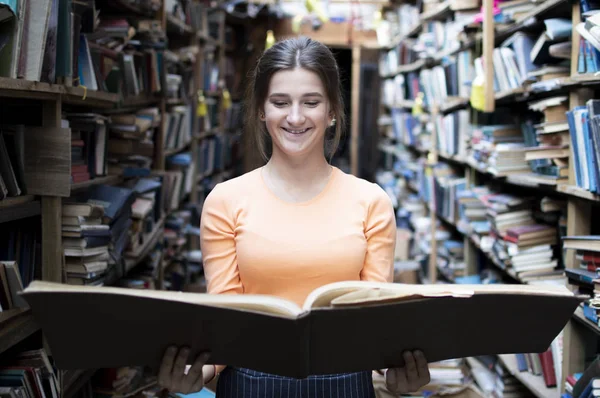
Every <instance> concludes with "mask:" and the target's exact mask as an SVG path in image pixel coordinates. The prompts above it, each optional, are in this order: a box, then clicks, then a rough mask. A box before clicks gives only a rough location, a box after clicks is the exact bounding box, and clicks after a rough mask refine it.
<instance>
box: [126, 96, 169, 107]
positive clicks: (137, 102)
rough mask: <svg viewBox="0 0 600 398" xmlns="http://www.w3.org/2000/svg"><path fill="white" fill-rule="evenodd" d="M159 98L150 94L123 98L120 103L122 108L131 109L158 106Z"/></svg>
mask: <svg viewBox="0 0 600 398" xmlns="http://www.w3.org/2000/svg"><path fill="white" fill-rule="evenodd" d="M160 100H161V97H159V96H156V95H151V94H142V95H138V96H135V97H125V98H124V99H123V101H122V102H121V104H120V105H121V107H122V108H133V107H139V106H150V105H155V104H158V103H159V102H160Z"/></svg>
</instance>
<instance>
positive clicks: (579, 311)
mask: <svg viewBox="0 0 600 398" xmlns="http://www.w3.org/2000/svg"><path fill="white" fill-rule="evenodd" d="M573 319H575V320H576V321H578V322H579V323H581V324H582V325H584V326H587V328H588V329H590V330H591V331H592V332H594V333H596V334H597V335H598V336H600V327H598V325H597V324H595V323H594V322H592V321H590V320H589V319H587V318H586V317H585V315H584V314H583V308H582V307H581V306H579V307H577V308H576V309H575V312H574V313H573Z"/></svg>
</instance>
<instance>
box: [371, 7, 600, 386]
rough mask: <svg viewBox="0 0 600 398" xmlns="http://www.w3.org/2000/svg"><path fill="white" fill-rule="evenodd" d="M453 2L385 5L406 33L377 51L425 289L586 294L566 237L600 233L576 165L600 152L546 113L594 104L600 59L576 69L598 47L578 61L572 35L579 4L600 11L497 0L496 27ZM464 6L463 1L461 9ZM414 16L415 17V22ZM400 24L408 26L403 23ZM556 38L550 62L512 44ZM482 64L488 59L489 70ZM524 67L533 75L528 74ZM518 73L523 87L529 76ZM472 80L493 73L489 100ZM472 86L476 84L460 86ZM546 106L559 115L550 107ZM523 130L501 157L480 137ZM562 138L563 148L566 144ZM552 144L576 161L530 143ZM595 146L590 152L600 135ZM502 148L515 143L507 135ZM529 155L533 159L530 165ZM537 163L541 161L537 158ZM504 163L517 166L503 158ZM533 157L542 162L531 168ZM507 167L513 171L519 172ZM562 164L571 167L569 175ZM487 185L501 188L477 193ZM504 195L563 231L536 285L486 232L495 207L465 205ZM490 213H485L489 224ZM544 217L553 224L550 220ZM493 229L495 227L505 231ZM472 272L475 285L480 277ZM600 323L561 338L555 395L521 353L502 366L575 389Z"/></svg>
mask: <svg viewBox="0 0 600 398" xmlns="http://www.w3.org/2000/svg"><path fill="white" fill-rule="evenodd" d="M452 3H453V2H450V3H448V2H439V3H435V2H433V3H432V4H426V5H425V6H423V7H424V8H418V6H415V5H414V4H411V3H404V2H400V3H396V4H394V5H392V6H390V7H389V8H387V9H386V10H385V12H387V15H386V14H385V13H384V15H386V16H385V17H384V18H388V20H389V21H391V23H392V25H393V26H395V25H394V23H395V24H396V25H398V27H397V34H395V35H394V37H395V39H394V40H392V43H391V44H390V45H385V46H382V47H381V48H380V77H381V84H382V93H383V95H382V106H381V108H380V123H379V131H380V141H382V143H381V144H380V148H381V149H382V150H383V152H382V157H383V159H382V162H381V175H380V183H381V184H382V185H384V187H387V188H388V191H389V192H393V194H395V195H397V197H396V198H395V199H396V200H397V201H398V203H399V205H398V210H399V211H398V214H399V220H400V221H402V222H403V223H404V222H408V225H411V226H412V227H411V228H412V231H413V234H414V238H413V245H414V248H413V252H412V254H413V255H415V254H416V256H417V259H420V260H419V261H421V270H422V271H421V272H422V273H423V281H426V282H427V283H474V282H472V281H474V280H479V282H478V283H495V282H504V283H559V284H565V285H566V286H568V287H569V288H571V289H574V290H576V289H578V287H577V286H576V285H574V284H573V281H572V279H571V277H569V275H570V274H569V273H568V272H567V271H564V270H575V271H577V270H578V269H581V267H582V266H583V265H581V264H580V263H581V261H582V260H581V259H578V258H576V254H577V250H573V249H568V250H567V249H562V242H561V239H562V238H563V237H565V236H586V235H595V234H596V235H597V234H598V230H597V228H596V226H595V225H594V223H593V222H592V220H593V219H595V217H597V214H598V213H597V212H598V199H600V197H599V196H598V192H596V191H595V190H594V189H593V188H591V187H590V186H589V182H588V186H586V185H585V182H583V183H582V181H586V178H587V179H588V180H593V174H591V175H592V177H585V175H584V174H583V173H585V172H582V171H581V167H583V166H582V165H581V161H578V160H577V159H584V160H583V162H585V159H588V157H586V156H589V159H593V158H594V155H593V152H591V153H592V155H587V153H588V152H587V150H586V153H584V152H582V151H581V149H580V150H579V152H578V148H577V146H576V144H577V139H578V138H576V137H579V134H583V133H580V132H579V130H577V131H574V130H573V129H574V128H575V127H576V128H579V126H578V125H569V126H565V127H557V130H555V131H552V130H550V128H552V127H553V126H552V123H553V122H546V118H550V113H549V112H550V111H552V110H553V109H555V110H556V109H560V110H561V111H559V112H562V113H561V114H562V115H563V116H562V117H563V118H565V120H564V122H565V123H566V121H567V119H566V118H568V117H570V116H569V113H570V111H572V110H573V109H574V108H575V107H577V106H584V107H585V106H588V107H589V106H590V105H588V104H589V102H588V101H589V100H590V99H593V98H596V95H597V91H596V90H597V89H598V86H597V83H598V77H597V76H596V72H597V68H596V66H595V64H591V65H590V64H586V65H584V66H583V70H582V66H581V63H580V62H579V63H578V61H579V60H580V59H588V62H590V61H589V59H591V60H592V61H591V62H592V63H593V62H595V60H596V59H598V58H596V57H597V56H598V53H597V49H596V51H595V52H594V50H593V47H592V50H590V51H589V53H588V54H589V55H588V57H590V58H582V57H583V56H582V53H580V46H578V45H575V43H577V44H580V43H584V42H581V41H580V39H581V36H580V34H579V32H578V30H577V29H576V26H577V24H578V23H580V22H582V18H581V15H582V14H581V9H580V5H581V4H585V6H586V7H595V6H590V4H588V3H587V2H575V3H570V2H566V1H562V0H548V1H544V2H541V3H535V4H534V3H530V4H529V5H527V6H526V7H525V8H523V9H521V10H518V11H514V12H513V11H511V10H510V7H511V6H510V2H504V3H503V2H500V3H499V8H500V13H501V14H500V16H496V22H494V18H493V17H494V16H493V15H492V7H491V5H492V2H491V1H487V0H483V1H482V2H480V3H478V4H475V5H473V4H472V5H471V7H472V8H471V9H468V7H467V8H463V9H461V11H460V12H459V11H456V10H453V6H452ZM454 3H455V4H460V2H458V1H455V2H454ZM462 4H465V3H462ZM465 7H466V6H465ZM504 7H506V8H504ZM407 15H410V16H412V17H411V18H406V16H407ZM402 16H404V18H403V17H402ZM475 16H477V17H479V18H480V22H474V17H475ZM499 17H501V18H505V19H504V20H502V19H498V18H499ZM435 19H439V21H438V24H437V25H436V26H432V20H435ZM558 19H560V21H558ZM398 21H402V22H401V23H400V24H398ZM564 21H566V22H564ZM559 22H564V23H566V24H567V25H569V26H568V28H566V27H564V26H563V28H564V29H565V31H564V32H563V31H561V32H559V31H558V30H557V29H558V28H557V25H553V24H554V23H559ZM401 25H404V26H408V27H409V29H406V28H404V27H403V26H401ZM434 25H435V24H434ZM457 25H458V26H457ZM546 31H551V32H552V34H554V35H562V36H560V37H562V39H555V40H554V41H552V42H551V43H549V44H548V45H546V46H550V45H552V44H560V43H568V42H570V43H571V46H570V49H569V47H567V49H568V50H565V49H562V51H563V52H562V55H560V54H559V53H558V52H553V53H552V55H548V54H549V51H550V50H548V49H547V50H545V51H546V53H548V54H546V55H543V51H541V52H540V53H542V55H540V53H538V54H537V55H535V57H538V58H534V53H531V54H530V52H529V51H527V52H525V50H519V49H518V48H517V47H515V46H513V44H514V40H520V39H519V38H520V37H522V36H525V37H528V38H530V39H528V40H531V43H532V44H535V42H536V40H538V38H539V37H540V36H541V35H542V33H544V32H546ZM565 32H566V33H565ZM511 40H513V41H512V42H511ZM540 40H541V39H540ZM528 48H531V47H528ZM506 49H510V54H511V55H510V57H514V68H512V69H511V62H512V61H510V58H503V57H504V56H502V55H500V54H501V53H502V52H507V50H506ZM555 51H558V48H556V49H555ZM499 56H500V58H498V57H499ZM544 56H546V57H547V58H543V57H544ZM525 57H526V58H530V57H531V59H532V61H533V60H536V59H537V61H536V62H531V64H530V65H524V64H519V62H522V60H524V59H526V58H525ZM591 57H593V58H591ZM541 59H544V61H540V60H541ZM476 62H480V64H479V67H480V68H481V71H479V72H478V71H477V70H476V67H477V65H476ZM499 62H500V63H499ZM507 65H508V66H507ZM525 66H527V69H526V70H525V69H524V67H525ZM552 68H556V69H555V70H553V69H552ZM590 68H591V71H590ZM594 68H596V69H594ZM558 69H560V70H558ZM586 69H587V70H586ZM482 71H485V72H484V73H485V74H484V73H482ZM523 72H526V74H527V78H525V74H524V73H523ZM521 75H523V78H522V79H521V78H519V76H521ZM476 76H479V77H480V78H483V79H482V81H479V84H481V85H480V86H479V87H481V88H480V90H481V91H480V92H481V93H482V94H481V96H480V104H477V102H473V101H471V99H472V98H474V97H472V95H475V96H476V95H477V94H476V93H474V92H472V91H471V90H472V87H471V86H470V84H471V83H473V81H474V79H475V78H476ZM436 79H437V80H436ZM432 81H433V82H432ZM465 82H467V83H465ZM511 82H512V83H511ZM465 86H467V87H468V88H467V89H464V87H465ZM461 88H462V89H463V91H461ZM561 97H565V99H562V100H560V101H559V103H560V104H562V105H556V104H553V105H548V103H550V102H552V101H558V99H559V98H561ZM475 98H476V97H475ZM544 101H547V104H546V105H545V108H543V110H541V111H540V110H536V109H533V107H535V106H536V104H540V103H543V102H544ZM553 106H560V108H552V107H553ZM548 109H550V111H548V112H547V110H548ZM589 109H591V108H589ZM536 112H540V113H543V115H544V117H542V118H540V117H539V113H536ZM532 115H533V116H532ZM513 123H514V124H515V125H516V130H521V132H520V133H518V134H517V136H520V137H521V138H520V139H518V138H515V140H514V142H518V141H519V140H523V137H525V140H528V139H529V138H528V136H527V135H526V134H528V133H527V131H531V130H534V133H533V137H534V141H527V144H526V145H521V147H525V148H526V149H524V150H523V149H515V150H513V151H512V154H511V153H510V152H511V151H507V153H505V154H499V153H498V152H494V151H496V150H497V148H501V147H502V145H497V144H494V141H493V140H492V141H491V142H492V144H490V145H491V146H489V147H483V146H481V145H480V144H479V143H480V142H481V141H479V140H480V139H481V140H483V141H485V140H486V137H487V136H486V135H485V134H494V133H493V132H492V131H493V130H489V129H488V130H486V131H487V133H483V135H482V136H479V135H477V134H480V133H481V132H482V131H484V130H485V129H484V128H483V127H481V126H498V125H512V124H513ZM527 123H529V124H527ZM556 123H558V122H556ZM531 126H533V127H531ZM546 128H548V130H546ZM586 128H587V127H586ZM589 128H590V129H592V127H589ZM527 129H531V130H527ZM582 129H583V128H582ZM506 134H512V133H508V132H507V133H506ZM560 134H563V135H564V137H565V138H562V139H563V140H566V141H560V140H558V138H556V137H558V136H559V135H560ZM586 134H587V133H586ZM590 134H593V133H590ZM590 136H591V135H590ZM529 137H530V136H529ZM548 137H554V138H552V139H556V141H555V142H559V143H560V142H562V144H552V145H553V146H556V145H563V146H562V148H563V149H564V148H568V151H567V153H568V156H567V157H565V156H562V157H561V156H558V158H553V157H548V158H543V156H544V155H543V154H542V155H540V156H539V157H537V158H536V157H534V156H537V155H535V152H533V150H532V147H536V146H547V147H550V146H551V145H550V144H548V142H549V141H547V140H548ZM584 137H585V136H584ZM590 140H591V141H590V142H591V143H592V144H593V143H594V140H595V138H590ZM487 142H488V141H486V143H487ZM498 142H500V141H498ZM506 142H513V141H511V140H508V139H507V140H506ZM580 145H581V144H580ZM514 148H517V147H516V146H515V147H514ZM579 148H581V146H580V147H579ZM538 149H542V148H538ZM543 149H544V150H545V148H543ZM518 151H523V152H518ZM492 153H493V156H492ZM520 153H523V154H524V156H523V158H521V157H520V156H521V155H519V154H520ZM511 156H512V157H511ZM527 156H531V158H529V160H527V159H528V158H527ZM547 156H550V155H547ZM503 158H504V159H511V160H504V161H503V160H501V159H503ZM542 158H543V159H542ZM489 159H494V160H493V161H489ZM498 159H500V160H498ZM519 159H521V160H519ZM531 159H541V161H538V162H539V163H535V162H536V161H533V160H531ZM503 162H504V163H503ZM509 162H510V163H509ZM578 163H579V164H578ZM543 164H549V165H553V167H554V172H555V173H559V172H560V173H561V174H560V175H558V174H557V175H551V174H550V172H549V171H547V170H548V169H543V167H542V165H543ZM520 165H521V166H520ZM509 166H513V170H511V169H510V167H509ZM519 167H520V168H519ZM561 168H562V169H564V170H562V171H561ZM543 170H546V171H543ZM563 172H564V173H563ZM543 173H547V174H543ZM590 173H593V171H592V172H590ZM392 176H395V177H392ZM482 186H485V187H488V188H490V189H491V191H487V192H484V193H478V191H477V190H478V189H479V188H481V187H482ZM464 193H468V194H473V193H474V196H472V197H470V196H467V195H462V194H464ZM494 194H496V195H497V194H502V195H509V196H510V197H511V198H519V200H525V199H524V198H533V202H531V203H532V208H533V210H531V211H532V214H534V216H535V217H536V219H535V222H536V223H542V224H544V223H549V225H555V227H556V231H557V236H556V241H555V242H554V243H553V244H552V247H553V249H552V250H553V254H552V256H553V257H552V258H553V259H558V261H557V264H556V266H555V267H554V270H553V271H540V273H539V274H538V276H537V277H533V276H531V274H528V273H527V272H524V271H523V270H522V269H520V268H518V267H517V266H516V265H515V264H516V263H513V264H511V255H508V257H506V258H502V257H501V254H502V253H501V252H502V250H501V248H502V247H504V246H506V245H505V244H501V243H498V241H499V240H504V235H500V238H498V235H497V233H496V235H491V236H490V233H489V231H490V230H489V228H490V226H489V224H488V225H486V223H489V222H495V221H496V219H495V218H494V217H495V216H490V213H489V212H490V210H489V209H491V207H490V203H491V202H485V204H484V206H483V207H482V208H483V210H477V209H478V208H479V207H477V206H474V207H472V206H470V205H469V204H468V201H470V200H473V199H472V198H476V200H475V201H476V202H477V203H484V202H482V201H487V199H483V198H485V197H486V195H494ZM469 198H471V199H469ZM542 199H544V200H546V201H547V202H548V203H554V204H556V206H559V207H560V210H557V211H554V214H558V216H557V217H558V220H555V221H540V218H537V217H538V216H540V215H541V213H552V212H553V211H547V212H540V211H538V210H537V209H538V207H537V206H541V200H542ZM535 203H537V204H535ZM479 209H481V208H479ZM486 209H487V210H486ZM481 211H483V212H484V215H483V217H482V216H481V213H480V212H481ZM486 211H487V213H486ZM466 212H470V214H471V216H466V215H465V214H466ZM478 212H479V213H478ZM476 214H479V215H476ZM546 216H547V217H550V215H549V214H546ZM479 220H480V221H479ZM490 220H491V221H490ZM553 222H556V224H552V223H553ZM500 224H501V223H500V222H499V224H498V225H500ZM494 225H495V224H492V226H491V228H492V229H493V228H496V227H495V226H494ZM484 228H488V229H487V230H486V229H484ZM498 228H500V227H498ZM504 233H506V232H504ZM433 236H436V237H437V238H433ZM450 244H451V245H450ZM449 247H455V248H459V249H458V253H456V252H455V253H450V254H449V253H448V251H449ZM561 249H562V250H561ZM535 261H539V260H535ZM535 261H534V262H535ZM530 262H531V261H530ZM517 265H518V264H517ZM522 266H523V264H521V265H519V267H522ZM540 267H541V265H540ZM544 272H545V273H544ZM461 277H468V278H471V279H466V280H468V281H470V282H460V281H459V278H461ZM474 277H475V278H476V279H472V278H474ZM477 278H478V279H477ZM540 279H541V281H540ZM580 291H581V290H580ZM597 325H598V322H597V321H594V320H591V319H590V317H589V315H584V311H583V309H581V308H580V309H579V310H578V311H576V313H575V314H574V315H573V317H572V320H571V321H570V322H569V323H568V324H567V325H566V326H565V329H564V330H563V333H562V334H561V336H560V341H561V342H562V354H561V353H559V351H558V350H557V351H556V352H553V353H552V355H553V362H554V365H555V366H557V367H559V368H560V369H561V371H560V372H559V375H560V378H559V379H558V380H556V386H550V387H548V386H547V385H546V383H545V381H544V378H543V377H542V374H541V373H540V372H538V374H535V373H536V372H532V369H531V368H530V369H525V370H523V369H519V367H518V366H517V360H516V357H515V355H512V354H511V355H501V356H500V357H499V359H500V362H501V363H502V364H503V366H504V368H506V369H507V370H508V371H509V373H511V374H512V375H513V376H514V377H516V378H517V379H518V380H519V381H520V382H521V383H522V384H523V385H525V386H526V387H527V388H528V389H529V390H530V391H531V393H533V394H534V395H536V396H540V397H542V396H543V397H558V396H560V395H561V394H563V393H565V381H566V377H567V376H569V375H573V374H574V373H577V372H582V371H583V370H584V369H585V368H586V366H587V364H588V363H589V361H590V358H592V357H594V356H595V355H596V353H597V337H598V326H597ZM557 344H558V343H557Z"/></svg>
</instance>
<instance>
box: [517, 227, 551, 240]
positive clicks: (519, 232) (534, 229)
mask: <svg viewBox="0 0 600 398" xmlns="http://www.w3.org/2000/svg"><path fill="white" fill-rule="evenodd" d="M550 229H554V227H551V226H550V225H546V224H533V225H521V226H520V227H514V228H509V229H507V230H506V234H507V235H509V236H514V237H517V238H518V237H519V235H523V234H530V233H533V232H540V231H545V230H550Z"/></svg>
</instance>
